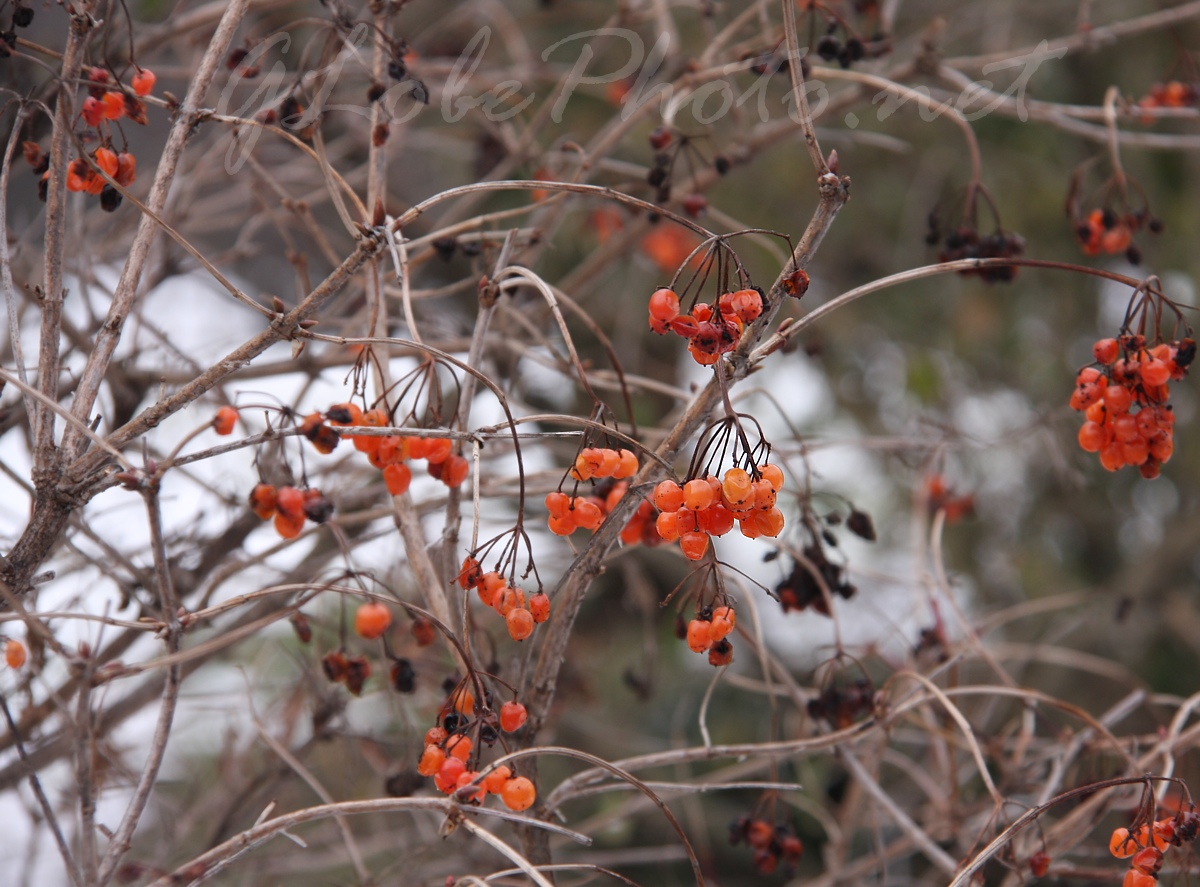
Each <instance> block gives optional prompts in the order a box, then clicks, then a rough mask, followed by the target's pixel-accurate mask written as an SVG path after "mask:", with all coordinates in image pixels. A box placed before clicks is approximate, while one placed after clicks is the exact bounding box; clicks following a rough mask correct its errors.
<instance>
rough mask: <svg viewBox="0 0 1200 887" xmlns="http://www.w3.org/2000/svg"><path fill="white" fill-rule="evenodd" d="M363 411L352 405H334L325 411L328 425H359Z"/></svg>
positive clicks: (356, 405)
mask: <svg viewBox="0 0 1200 887" xmlns="http://www.w3.org/2000/svg"><path fill="white" fill-rule="evenodd" d="M362 417H363V411H362V409H361V408H360V407H359V406H358V404H354V403H335V404H334V405H333V406H331V407H330V408H329V409H328V410H326V411H325V418H326V419H328V420H329V424H330V425H361V424H362Z"/></svg>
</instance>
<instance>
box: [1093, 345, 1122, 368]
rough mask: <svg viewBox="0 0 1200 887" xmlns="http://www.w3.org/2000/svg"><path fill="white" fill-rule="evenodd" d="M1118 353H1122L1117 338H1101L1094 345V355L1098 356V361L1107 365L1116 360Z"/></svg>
mask: <svg viewBox="0 0 1200 887" xmlns="http://www.w3.org/2000/svg"><path fill="white" fill-rule="evenodd" d="M1118 354H1120V348H1119V347H1118V345H1117V340H1116V339H1100V340H1098V341H1097V342H1096V344H1095V345H1093V346H1092V355H1093V356H1094V357H1095V358H1096V362H1097V363H1102V364H1104V365H1105V366H1108V365H1109V364H1111V363H1112V362H1113V361H1115V360H1116V359H1117V355H1118Z"/></svg>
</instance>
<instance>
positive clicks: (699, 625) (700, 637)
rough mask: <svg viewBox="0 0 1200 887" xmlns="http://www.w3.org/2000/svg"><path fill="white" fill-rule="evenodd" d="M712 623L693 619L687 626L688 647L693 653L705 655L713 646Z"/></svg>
mask: <svg viewBox="0 0 1200 887" xmlns="http://www.w3.org/2000/svg"><path fill="white" fill-rule="evenodd" d="M712 642H713V636H712V623H711V622H705V621H704V620H703V619H693V620H692V621H691V622H689V623H688V626H687V645H688V649H689V650H691V651H692V652H693V653H703V652H704V651H705V650H707V649H708V648H709V647H711V646H712Z"/></svg>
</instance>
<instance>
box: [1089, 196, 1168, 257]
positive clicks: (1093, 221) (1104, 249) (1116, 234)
mask: <svg viewBox="0 0 1200 887" xmlns="http://www.w3.org/2000/svg"><path fill="white" fill-rule="evenodd" d="M1143 227H1145V228H1146V229H1147V230H1148V231H1150V233H1151V234H1158V233H1159V232H1161V231H1162V228H1163V226H1162V221H1161V220H1159V219H1157V218H1151V217H1150V216H1149V214H1148V213H1146V212H1145V211H1144V210H1141V211H1138V212H1127V213H1117V212H1116V211H1115V210H1112V209H1093V210H1092V211H1091V212H1090V213H1088V216H1087V218H1086V219H1083V220H1082V221H1079V222H1077V223H1076V225H1075V236H1076V238H1078V240H1079V245H1080V247H1081V248H1082V249H1083V254H1084V255H1085V256H1098V255H1100V254H1101V253H1105V254H1107V255H1110V256H1112V255H1116V254H1117V253H1124V254H1125V258H1126V259H1128V260H1129V261H1130V263H1132V264H1134V265H1136V264H1138V263H1139V262H1141V260H1142V251H1141V250H1140V249H1139V248H1138V246H1137V244H1135V243H1134V242H1133V235H1134V234H1136V233H1137V232H1138V231H1140V230H1141V229H1142V228H1143Z"/></svg>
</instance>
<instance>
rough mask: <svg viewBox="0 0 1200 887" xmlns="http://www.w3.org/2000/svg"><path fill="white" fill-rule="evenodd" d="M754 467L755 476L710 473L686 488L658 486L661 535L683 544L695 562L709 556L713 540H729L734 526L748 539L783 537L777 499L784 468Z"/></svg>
mask: <svg viewBox="0 0 1200 887" xmlns="http://www.w3.org/2000/svg"><path fill="white" fill-rule="evenodd" d="M751 469H752V470H753V471H754V476H751V474H750V473H749V472H747V471H746V470H745V469H742V468H730V469H729V470H728V471H726V472H725V476H724V478H723V479H720V478H717V477H716V476H715V475H712V474H710V475H707V476H706V477H703V478H699V477H697V478H694V479H692V480H689V481H687V482H686V483H685V484H684V485H683V486H682V487H681V486H680V485H679V484H678V483H676V482H675V481H673V480H664V481H663V482H662V483H660V484H659V485H658V486H656V487H655V488H654V504H655V506H657V508H658V510H659V511H660V512H661V513H660V514H659V515H658V518H657V520H656V521H655V526H656V528H657V529H658V535H660V536H661V537H662V538H663V539H664V540H665V541H667V542H674V541H676V540H678V541H679V547H680V549H681V550H682V551H683V553H684V555H685V556H686V557H687V558H689V559H690V560H694V561H698V560H700V558H702V557H704V553H705V552H706V551H707V550H708V539H709V537H710V536H724V535H725V534H726V533H728V532H729V531H730V530H732V529H733V526H734V523H735V522H736V523H737V525H738V529H739V530H740V531H741V533H742V535H743V536H745V537H746V538H747V539H757V538H758V537H759V536H778V535H779V534H780V533H781V532H782V531H783V524H784V517H783V512H782V511H780V510H779V509H778V508H776V507H775V497H776V495H777V494H778V493H779V491H780V490H781V489H783V470H782V469H781V468H780V467H779V466H778V465H770V464H764V465H762V466H760V467H758V468H754V467H753V466H751Z"/></svg>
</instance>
